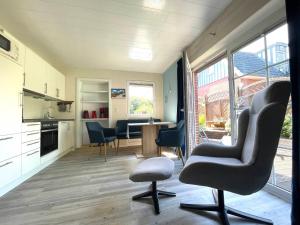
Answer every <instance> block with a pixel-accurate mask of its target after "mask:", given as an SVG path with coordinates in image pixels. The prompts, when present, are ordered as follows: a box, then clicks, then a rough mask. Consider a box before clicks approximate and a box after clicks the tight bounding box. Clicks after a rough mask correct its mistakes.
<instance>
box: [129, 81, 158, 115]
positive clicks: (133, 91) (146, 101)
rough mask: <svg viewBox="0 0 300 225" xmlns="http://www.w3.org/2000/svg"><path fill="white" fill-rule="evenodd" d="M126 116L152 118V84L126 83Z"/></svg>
mask: <svg viewBox="0 0 300 225" xmlns="http://www.w3.org/2000/svg"><path fill="white" fill-rule="evenodd" d="M128 114H129V116H144V117H146V116H153V114H154V83H151V82H135V81H130V82H129V83H128Z"/></svg>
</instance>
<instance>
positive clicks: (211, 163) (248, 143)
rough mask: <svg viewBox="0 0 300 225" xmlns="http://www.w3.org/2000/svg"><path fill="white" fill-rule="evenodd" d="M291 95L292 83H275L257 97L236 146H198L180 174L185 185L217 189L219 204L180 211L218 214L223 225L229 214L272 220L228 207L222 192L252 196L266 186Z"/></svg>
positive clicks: (240, 123)
mask: <svg viewBox="0 0 300 225" xmlns="http://www.w3.org/2000/svg"><path fill="white" fill-rule="evenodd" d="M289 96H290V82H288V81H279V82H275V83H273V84H272V85H270V86H269V87H267V88H265V89H264V90H262V91H260V92H258V93H257V94H255V96H254V98H253V101H252V105H251V108H250V109H246V110H244V111H243V112H242V113H241V115H240V117H239V121H238V140H237V143H236V144H235V145H234V146H223V145H217V144H209V143H206V144H202V145H199V146H197V147H196V148H195V149H194V150H193V152H192V154H191V156H190V157H189V159H188V160H187V162H186V165H185V167H184V169H183V171H182V172H181V174H180V176H179V179H180V181H181V182H183V183H187V184H194V185H202V186H207V187H211V188H215V189H218V196H215V201H216V205H194V204H183V203H182V204H181V205H180V206H181V208H191V209H199V210H205V211H217V212H218V213H219V215H220V218H221V221H222V223H223V224H225V225H227V224H229V221H228V217H227V213H228V214H231V215H235V216H239V217H242V218H245V219H249V220H252V221H254V222H258V223H264V224H273V223H272V221H270V220H267V219H263V218H259V217H256V216H253V215H249V214H246V213H243V212H240V211H237V210H235V209H231V208H229V207H227V206H225V203H224V193H223V191H230V192H233V193H237V194H241V195H249V194H252V193H255V192H257V191H259V190H260V189H262V188H263V187H264V185H265V184H266V183H267V181H268V179H269V177H270V174H271V170H272V165H273V160H274V158H275V155H276V150H277V146H278V142H279V138H280V132H281V128H282V124H283V120H284V116H285V112H286V108H287V103H288V100H289Z"/></svg>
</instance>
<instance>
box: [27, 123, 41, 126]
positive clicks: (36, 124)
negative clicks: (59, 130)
mask: <svg viewBox="0 0 300 225" xmlns="http://www.w3.org/2000/svg"><path fill="white" fill-rule="evenodd" d="M39 125H40V124H39V123H30V124H27V127H31V126H39Z"/></svg>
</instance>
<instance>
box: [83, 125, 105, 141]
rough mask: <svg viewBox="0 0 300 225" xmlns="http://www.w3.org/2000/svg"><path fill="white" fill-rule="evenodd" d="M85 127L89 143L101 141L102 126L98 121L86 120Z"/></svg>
mask: <svg viewBox="0 0 300 225" xmlns="http://www.w3.org/2000/svg"><path fill="white" fill-rule="evenodd" d="M86 128H87V131H88V134H89V139H90V142H91V143H103V142H104V135H103V127H102V126H101V124H100V123H98V122H86Z"/></svg>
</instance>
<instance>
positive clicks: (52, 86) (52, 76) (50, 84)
mask: <svg viewBox="0 0 300 225" xmlns="http://www.w3.org/2000/svg"><path fill="white" fill-rule="evenodd" d="M56 77H57V70H56V69H55V68H54V67H53V66H51V65H50V64H48V63H47V65H46V74H45V77H44V79H45V81H46V83H47V93H46V95H48V96H50V97H53V98H57V93H56V92H57V91H56Z"/></svg>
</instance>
